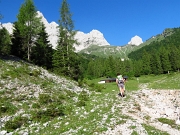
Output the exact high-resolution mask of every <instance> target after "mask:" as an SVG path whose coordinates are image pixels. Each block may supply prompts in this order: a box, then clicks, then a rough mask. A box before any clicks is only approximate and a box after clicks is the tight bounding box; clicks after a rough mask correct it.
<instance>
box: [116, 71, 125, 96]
mask: <svg viewBox="0 0 180 135" xmlns="http://www.w3.org/2000/svg"><path fill="white" fill-rule="evenodd" d="M124 81H125V80H124V78H123V77H122V75H121V74H120V73H118V74H117V78H116V84H117V86H118V88H119V94H118V95H119V96H121V97H124V96H125V95H124Z"/></svg>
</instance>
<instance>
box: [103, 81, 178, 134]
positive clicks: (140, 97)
mask: <svg viewBox="0 0 180 135" xmlns="http://www.w3.org/2000/svg"><path fill="white" fill-rule="evenodd" d="M147 86H148V84H143V85H140V90H139V91H136V92H132V93H128V95H130V99H129V100H128V101H125V100H121V104H120V106H123V108H122V113H123V114H124V115H127V116H129V117H131V118H132V119H129V120H127V121H126V123H124V124H121V125H117V126H116V127H115V128H114V129H110V130H108V131H107V132H105V133H103V134H104V135H110V134H111V135H121V134H122V135H131V134H132V133H133V131H135V132H137V133H138V134H139V135H148V133H147V131H146V130H145V128H144V127H143V126H142V125H143V124H146V125H150V126H152V127H155V128H156V129H159V130H161V131H163V132H167V133H168V134H170V135H180V130H178V129H177V127H178V125H175V128H172V127H171V126H170V125H168V124H163V123H161V122H159V121H158V118H166V119H171V120H174V121H175V122H176V121H177V119H178V116H180V90H153V89H148V88H147ZM122 101H123V102H122ZM131 127H134V129H132V128H131ZM179 127H180V126H179ZM179 129H180V128H179Z"/></svg>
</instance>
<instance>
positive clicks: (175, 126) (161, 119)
mask: <svg viewBox="0 0 180 135" xmlns="http://www.w3.org/2000/svg"><path fill="white" fill-rule="evenodd" d="M158 121H159V122H161V123H163V124H168V125H170V126H171V127H172V128H175V129H178V130H180V126H179V125H177V124H176V123H175V120H171V119H167V118H158Z"/></svg>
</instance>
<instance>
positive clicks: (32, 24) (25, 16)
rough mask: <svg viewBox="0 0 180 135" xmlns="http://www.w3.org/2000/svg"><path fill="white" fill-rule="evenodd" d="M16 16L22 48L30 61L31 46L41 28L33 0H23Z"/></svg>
mask: <svg viewBox="0 0 180 135" xmlns="http://www.w3.org/2000/svg"><path fill="white" fill-rule="evenodd" d="M17 18H18V21H17V27H18V29H19V31H20V36H21V38H22V40H23V41H22V43H23V48H25V51H26V53H27V60H28V61H30V59H31V53H32V51H31V48H32V46H33V45H34V43H35V41H36V39H37V34H38V32H39V30H40V28H41V25H40V24H41V23H40V18H38V17H37V10H36V7H35V6H34V3H33V0H25V2H24V3H23V4H22V5H21V8H20V10H19V14H18V15H17Z"/></svg>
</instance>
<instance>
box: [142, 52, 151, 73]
mask: <svg viewBox="0 0 180 135" xmlns="http://www.w3.org/2000/svg"><path fill="white" fill-rule="evenodd" d="M142 73H143V74H145V75H148V74H150V73H151V67H150V55H149V54H148V53H147V52H146V51H145V50H144V51H143V55H142Z"/></svg>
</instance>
